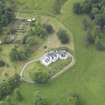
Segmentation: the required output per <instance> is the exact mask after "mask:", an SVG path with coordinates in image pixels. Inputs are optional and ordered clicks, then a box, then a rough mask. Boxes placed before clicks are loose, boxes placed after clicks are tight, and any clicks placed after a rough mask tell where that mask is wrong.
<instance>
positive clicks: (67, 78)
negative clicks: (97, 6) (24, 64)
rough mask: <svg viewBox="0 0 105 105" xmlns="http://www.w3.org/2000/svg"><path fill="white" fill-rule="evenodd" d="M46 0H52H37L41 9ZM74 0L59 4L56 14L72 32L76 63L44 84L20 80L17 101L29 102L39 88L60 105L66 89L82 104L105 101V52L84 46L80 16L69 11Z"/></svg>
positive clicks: (25, 104) (27, 104) (47, 4)
mask: <svg viewBox="0 0 105 105" xmlns="http://www.w3.org/2000/svg"><path fill="white" fill-rule="evenodd" d="M33 1H34V0H25V3H26V4H27V5H29V4H28V3H30V5H31V4H32V2H33ZM35 1H36V0H35ZM39 1H40V2H41V3H40V2H39ZM49 1H51V2H52V1H53V0H44V1H43V0H37V2H39V3H40V7H42V8H43V10H42V11H47V9H49V10H51V2H49ZM76 1H77V0H69V1H68V2H67V3H66V4H65V6H64V7H63V13H62V14H61V15H60V16H58V17H57V19H58V21H60V22H61V23H63V24H64V25H65V26H66V27H67V28H68V29H69V30H70V31H71V32H72V34H73V36H74V42H75V56H76V65H75V66H74V67H73V68H72V69H70V70H69V71H68V72H66V73H65V74H64V75H62V76H61V77H59V78H58V79H56V80H54V81H52V82H50V83H49V84H48V85H44V86H42V85H41V86H38V85H33V84H28V83H23V84H22V85H21V87H20V90H21V92H22V94H23V96H24V97H25V98H24V101H23V103H20V104H18V105H33V104H32V100H33V94H34V92H35V91H36V90H40V91H41V93H42V94H43V95H44V96H45V97H47V98H48V99H49V101H55V100H61V101H62V102H64V105H66V103H65V101H66V97H67V96H68V94H69V93H74V94H77V95H79V96H80V100H81V102H82V103H83V105H104V104H105V53H102V52H98V51H96V49H95V48H93V47H90V48H86V47H85V46H84V44H83V36H84V34H85V32H84V31H83V28H82V24H81V21H82V19H83V17H84V16H76V15H74V14H73V13H72V6H73V3H74V2H76ZM78 1H82V0H78ZM24 5H25V4H24ZM43 5H44V6H43ZM30 7H31V6H30ZM32 7H33V6H32ZM44 7H45V8H44ZM46 8H47V9H46Z"/></svg>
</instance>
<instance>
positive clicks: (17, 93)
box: [15, 88, 23, 101]
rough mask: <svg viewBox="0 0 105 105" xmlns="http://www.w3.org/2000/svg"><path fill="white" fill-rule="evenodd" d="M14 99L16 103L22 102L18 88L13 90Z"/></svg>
mask: <svg viewBox="0 0 105 105" xmlns="http://www.w3.org/2000/svg"><path fill="white" fill-rule="evenodd" d="M15 97H16V100H17V101H23V96H22V94H21V92H20V91H19V89H18V88H17V89H16V90H15Z"/></svg>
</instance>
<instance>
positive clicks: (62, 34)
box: [57, 30, 70, 44]
mask: <svg viewBox="0 0 105 105" xmlns="http://www.w3.org/2000/svg"><path fill="white" fill-rule="evenodd" d="M57 35H58V38H59V40H60V41H61V43H63V44H67V43H69V41H70V39H69V36H68V34H67V32H66V31H65V30H59V32H57Z"/></svg>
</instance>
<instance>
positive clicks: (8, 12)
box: [0, 0, 15, 30]
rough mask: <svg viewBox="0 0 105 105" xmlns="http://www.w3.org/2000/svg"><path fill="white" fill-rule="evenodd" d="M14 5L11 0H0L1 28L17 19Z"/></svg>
mask: <svg viewBox="0 0 105 105" xmlns="http://www.w3.org/2000/svg"><path fill="white" fill-rule="evenodd" d="M12 5H13V4H11V2H10V1H9V0H0V30H2V28H3V27H4V26H6V25H8V24H9V23H10V22H11V21H13V20H14V19H15V14H14V9H15V8H11V7H12Z"/></svg>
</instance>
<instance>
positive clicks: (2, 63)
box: [0, 59, 6, 67]
mask: <svg viewBox="0 0 105 105" xmlns="http://www.w3.org/2000/svg"><path fill="white" fill-rule="evenodd" d="M5 65H6V63H5V62H4V61H3V60H2V59H0V67H3V66H5Z"/></svg>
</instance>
